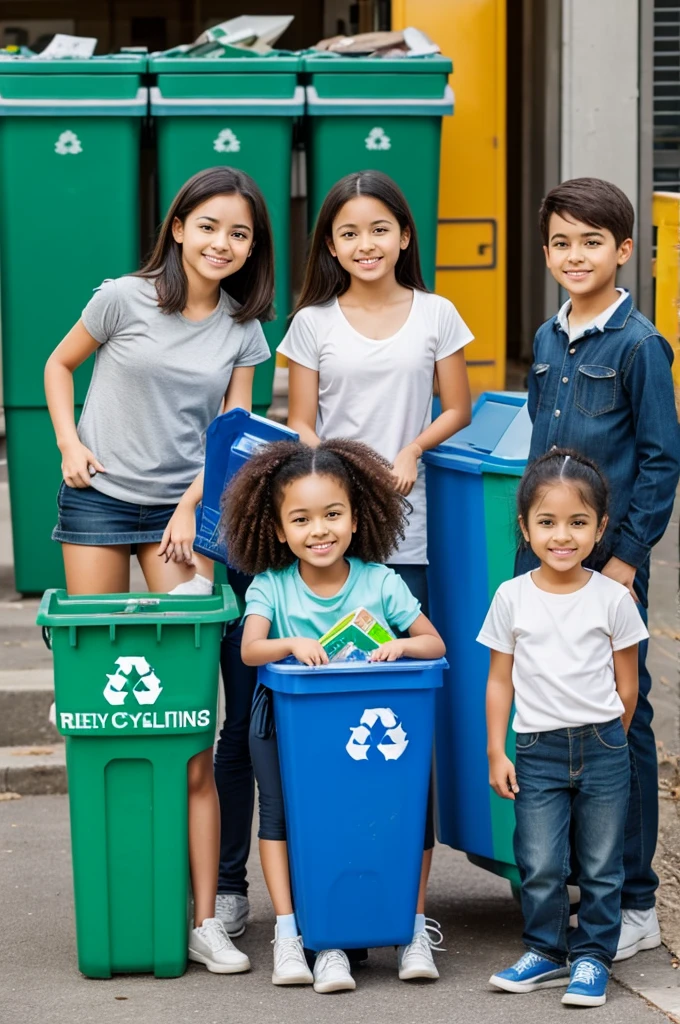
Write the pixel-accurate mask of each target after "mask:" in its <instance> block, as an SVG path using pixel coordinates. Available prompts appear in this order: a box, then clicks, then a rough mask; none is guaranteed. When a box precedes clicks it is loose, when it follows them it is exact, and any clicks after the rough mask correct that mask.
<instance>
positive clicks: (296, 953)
mask: <svg viewBox="0 0 680 1024" xmlns="http://www.w3.org/2000/svg"><path fill="white" fill-rule="evenodd" d="M272 945H273V947H274V973H273V974H272V985H311V984H312V982H313V981H314V977H313V975H312V972H311V971H310V969H309V967H308V965H307V960H306V959H305V951H304V948H303V945H302V936H301V935H296V936H295V938H294V939H280V938H279V937H278V934H277V932H276V931H275V932H274V939H273V942H272Z"/></svg>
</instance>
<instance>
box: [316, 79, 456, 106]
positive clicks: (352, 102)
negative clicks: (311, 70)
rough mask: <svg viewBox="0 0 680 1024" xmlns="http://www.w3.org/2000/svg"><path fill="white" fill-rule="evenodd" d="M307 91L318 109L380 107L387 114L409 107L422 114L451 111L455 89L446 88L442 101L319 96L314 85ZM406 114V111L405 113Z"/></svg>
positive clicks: (447, 86)
mask: <svg viewBox="0 0 680 1024" xmlns="http://www.w3.org/2000/svg"><path fill="white" fill-rule="evenodd" d="M305 88H306V91H307V103H308V104H310V105H311V104H313V105H314V106H316V107H328V108H329V110H331V109H332V108H333V107H352V108H356V110H357V112H360V111H361V108H362V107H371V108H372V111H371V112H373V111H374V110H375V108H376V107H380V109H381V110H382V109H383V108H384V109H385V112H386V113H387V112H388V110H389V109H390V108H392V107H402V108H406V109H408V108H409V107H414V108H418V113H420V108H421V107H431V108H432V110H433V111H436V110H440V109H441V110H450V109H453V101H454V96H453V89H452V88H451V86H450V85H445V86H444V94H443V96H442V97H441V99H431V98H427V97H424V98H415V97H412V98H410V99H394V98H390V99H387V98H385V99H383V98H382V97H378V96H372V97H369V96H366V97H354V96H351V97H350V96H348V97H338V96H333V97H330V96H319V93H318V92H317V90H316V87H315V86H313V85H307V86H305ZM404 112H406V111H404Z"/></svg>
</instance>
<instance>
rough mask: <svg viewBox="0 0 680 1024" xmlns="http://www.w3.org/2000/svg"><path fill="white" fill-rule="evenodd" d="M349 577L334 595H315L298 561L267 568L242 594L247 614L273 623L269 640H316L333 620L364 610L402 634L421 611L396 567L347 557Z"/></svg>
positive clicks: (392, 630)
mask: <svg viewBox="0 0 680 1024" xmlns="http://www.w3.org/2000/svg"><path fill="white" fill-rule="evenodd" d="M347 561H348V562H349V576H348V577H347V580H346V581H345V584H344V586H343V587H342V588H341V589H340V590H339V591H338V593H337V594H334V595H333V597H319V595H318V594H315V593H314V591H313V590H310V589H309V587H308V586H307V584H306V583H305V582H304V581H303V579H302V577H301V576H300V572H299V569H298V562H294V563H293V565H289V566H288V567H287V568H286V569H268V570H267V572H261V573H260V574H259V575H258V576H256V577H255V579H254V580H253V582H252V583H251V584H250V586H249V587H248V592H247V593H246V616H248V615H262V616H263V617H264V618H265V619H269V621H270V622H271V629H270V630H269V638H270V639H273V640H276V639H279V638H280V637H286V636H304V637H309V639H310V640H318V639H319V637H321V636H323V635H324V633H327V632H328V630H329V629H331V627H332V626H334V625H335V624H336V622H337V621H338V620H339V619H341V618H342V617H343V615H348V614H349V613H350V612H352V611H354V610H355V609H357V608H365V609H366V611H368V612H370V613H371V614H372V615H373V616H374V617H375V618H376V619H377V620H378V621H379V622H380V623H381V624H382V625H384V626H387V628H388V629H390V630H391V632H393V633H405V632H406V631H407V629H408V628H409V626H412V625H413V623H414V622H415V620H416V619H417V618H418V616H419V615H420V602H419V601H417V600H416V599H415V597H414V596H413V594H412V593H411V591H410V590H409V589H408V587H407V586H406V584H405V583H404V581H403V579H402V578H401V576H398V575H397V574H396V572H395V571H394V569H388V568H387V566H386V565H378V564H377V563H375V562H362V561H361V560H360V559H358V558H348V559H347Z"/></svg>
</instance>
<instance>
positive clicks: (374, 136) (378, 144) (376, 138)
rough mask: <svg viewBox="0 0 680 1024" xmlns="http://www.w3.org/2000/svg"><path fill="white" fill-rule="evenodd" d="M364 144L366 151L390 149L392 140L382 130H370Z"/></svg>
mask: <svg viewBox="0 0 680 1024" xmlns="http://www.w3.org/2000/svg"><path fill="white" fill-rule="evenodd" d="M365 142H366V149H373V150H375V149H392V140H391V139H390V137H389V135H388V134H387V132H386V131H385V129H384V128H371V130H370V132H369V133H368V135H367V136H366V139H365Z"/></svg>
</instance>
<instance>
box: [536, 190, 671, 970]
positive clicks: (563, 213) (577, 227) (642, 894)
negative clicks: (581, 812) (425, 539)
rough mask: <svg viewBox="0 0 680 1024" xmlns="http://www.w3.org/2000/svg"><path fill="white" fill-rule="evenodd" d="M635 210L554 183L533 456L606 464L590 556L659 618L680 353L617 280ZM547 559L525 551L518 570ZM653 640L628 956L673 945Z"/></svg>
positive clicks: (642, 705)
mask: <svg viewBox="0 0 680 1024" xmlns="http://www.w3.org/2000/svg"><path fill="white" fill-rule="evenodd" d="M634 216H635V215H634V211H633V207H632V205H631V203H630V201H629V200H628V198H627V197H626V196H625V195H624V193H623V192H622V191H621V190H620V189H619V188H617V187H616V185H612V184H610V183H609V182H607V181H602V180H600V179H598V178H575V179H573V180H571V181H566V182H564V183H563V184H562V185H558V186H557V188H554V189H553V190H552V191H551V192H549V193H548V195H547V196H546V197H545V199H544V200H543V203H542V204H541V210H540V215H539V221H540V229H541V234H542V236H543V251H544V252H545V259H546V264H547V266H548V269H549V270H550V272H551V274H552V275H553V277H554V278H555V280H556V281H557V282H559V284H560V285H562V287H563V288H564V289H565V290H566V292H567V293H568V295H569V299H568V301H567V302H565V304H564V305H563V306H562V308H561V309H560V310H559V312H558V314H557V316H555V317H553V318H552V319H551V320H548V321H546V323H544V324H543V325H542V326H541V327H539V329H538V331H537V332H536V337H535V339H534V363H533V365H532V367H531V371H530V373H529V415H530V416H531V419H532V421H533V424H534V428H533V433H532V438H531V449H530V453H529V461H531V460H533V459H535V458H537V457H538V456H539V455H543V454H544V452H547V451H549V450H550V449H551V448H553V447H559V448H574V449H576V450H577V451H580V452H582V453H583V454H584V455H587V456H589V457H590V458H591V459H593V460H594V461H595V462H597V463H598V465H599V466H600V468H601V469H602V471H603V472H604V474H605V475H606V477H607V479H608V481H609V485H610V487H611V499H610V510H609V514H610V519H609V526H608V527H607V530H606V533H605V535H604V537H603V539H602V542H601V543H600V544H599V545H598V547H597V548H596V549H595V552H594V553H593V555H592V556H591V558H590V560H589V562H588V563H587V564H588V565H589V566H590V567H591V568H593V569H597V570H598V571H600V572H602V573H603V574H604V575H605V576H610V577H611V578H612V579H615V580H618V582H619V583H622V584H623V585H624V586H626V587H628V588H629V590H630V591H631V593H632V594H633V596H634V598H635V599H636V601H637V602H638V608H639V610H640V614H641V615H642V617H643V619H644V620H645V622H646V621H647V590H648V584H649V567H650V552H651V549H652V547H653V546H654V545H655V544H656V542H657V541H658V540H659V539H660V538H661V536H662V535H663V533H664V531H665V529H666V526H667V525H668V521H669V519H670V515H671V511H672V508H673V499H674V496H675V489H676V487H677V483H678V474H679V471H680V431H679V428H678V419H677V414H676V409H675V401H674V394H673V379H672V376H671V364H672V362H673V352H672V349H671V347H670V345H669V344H668V342H667V341H665V340H664V338H662V337H661V336H660V334H659V333H658V331H657V330H656V328H655V327H654V324H652V323H650V321H649V320H647V319H646V318H645V317H644V316H642V314H641V313H640V312H639V311H638V310H637V309H636V308H635V305H634V303H633V300H632V298H631V296H630V294H629V293H628V292H626V291H625V290H624V289H622V288H617V287H616V272H617V269H618V268H619V267H620V266H622V265H623V264H624V263H626V262H627V261H628V260H629V259H630V256H631V253H632V250H633V241H632V238H631V236H632V234H633V222H634ZM536 565H537V562H536V560H535V558H534V556H533V554H532V552H531V551H530V550H528V551H520V553H519V554H518V557H517V565H516V572H517V573H520V572H527V571H528V570H529V569H532V568H534V567H535V566H536ZM646 655H647V641H644V642H643V643H641V644H640V645H639V663H638V670H639V683H640V694H639V699H638V705H637V709H636V711H635V715H634V717H633V721H632V723H631V726H630V731H629V733H628V743H629V747H630V757H631V769H632V773H631V793H630V802H629V807H628V820H627V825H626V841H625V849H624V866H625V873H626V878H625V882H624V886H623V892H622V897H621V906H622V926H621V937H620V940H619V946H618V951H617V955H616V958H615V959H616V960H625V959H627V958H628V957H631V956H634V954H635V953H637V952H638V951H639V950H642V949H652V948H653V947H655V946H658V945H659V944H660V942H661V938H660V934H659V924H658V921H657V917H656V911H655V909H654V905H655V900H656V896H655V894H656V889H657V886H658V878H657V876H656V874H655V873H654V871H653V870H652V858H653V856H654V850H655V847H656V840H657V831H658V795H657V794H658V774H657V755H656V743H655V740H654V733H653V732H652V726H651V722H652V716H653V710H652V706H651V704H650V701H649V692H650V689H651V682H652V681H651V678H650V675H649V672H648V671H647V667H646V664H645V661H646Z"/></svg>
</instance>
